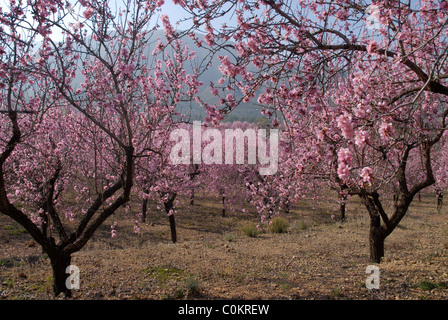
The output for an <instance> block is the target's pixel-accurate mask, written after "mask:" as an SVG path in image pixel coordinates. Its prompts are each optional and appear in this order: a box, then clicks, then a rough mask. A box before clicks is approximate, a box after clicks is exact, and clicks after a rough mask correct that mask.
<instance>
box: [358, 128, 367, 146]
mask: <svg viewBox="0 0 448 320" xmlns="http://www.w3.org/2000/svg"><path fill="white" fill-rule="evenodd" d="M368 143H370V136H369V133H368V132H367V131H363V130H362V131H358V132H357V133H356V135H355V144H356V145H357V146H358V147H360V148H363V147H364V146H365V145H366V144H368Z"/></svg>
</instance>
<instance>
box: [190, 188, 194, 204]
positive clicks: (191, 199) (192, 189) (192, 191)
mask: <svg viewBox="0 0 448 320" xmlns="http://www.w3.org/2000/svg"><path fill="white" fill-rule="evenodd" d="M190 205H194V188H191V190H190Z"/></svg>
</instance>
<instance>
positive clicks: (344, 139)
mask: <svg viewBox="0 0 448 320" xmlns="http://www.w3.org/2000/svg"><path fill="white" fill-rule="evenodd" d="M176 2H177V3H178V4H179V5H181V6H183V7H184V8H185V9H186V10H187V11H189V12H190V13H191V14H193V15H194V22H195V24H196V25H197V26H201V25H206V26H208V28H207V30H206V31H207V33H208V34H209V36H208V38H209V42H210V44H213V43H212V41H210V39H215V41H213V42H214V43H220V41H217V40H218V39H219V40H221V39H224V40H232V42H233V44H232V45H233V47H234V49H235V51H236V54H235V56H234V57H232V56H230V55H229V56H223V57H221V71H222V72H223V74H224V80H223V81H221V85H222V86H221V87H222V88H223V90H224V91H225V90H230V91H231V92H238V93H239V94H240V95H242V96H243V99H245V100H248V99H253V98H255V97H256V98H257V101H258V103H260V104H262V105H264V106H265V108H264V111H263V112H264V114H266V115H267V116H270V117H271V116H272V117H276V118H278V119H283V122H284V125H285V127H286V128H287V132H288V133H289V137H290V138H289V141H290V143H291V145H292V146H293V148H294V149H293V150H295V151H294V152H293V153H292V155H293V157H294V159H295V161H293V162H295V164H294V168H295V169H294V170H295V172H296V177H297V179H298V180H300V181H306V179H303V176H304V175H305V176H306V177H308V178H312V177H313V176H314V177H315V178H319V179H321V178H325V179H326V180H328V181H330V182H331V183H332V184H333V185H335V186H337V187H338V188H340V190H341V192H344V193H345V194H349V195H358V196H359V197H360V198H361V200H362V201H363V203H364V204H365V206H366V209H367V211H368V213H369V217H370V259H371V260H372V261H374V262H380V260H381V257H383V256H384V240H385V239H386V237H387V236H388V235H390V234H391V233H392V231H393V230H394V229H395V228H396V226H397V225H398V224H399V222H400V221H401V220H402V218H403V217H404V216H405V214H406V212H407V210H408V208H409V205H410V204H411V203H412V201H413V199H414V197H415V195H417V194H418V193H419V192H420V191H421V190H423V189H424V188H426V187H428V186H430V185H432V184H433V183H434V182H435V177H434V169H433V166H434V161H433V159H432V152H433V148H434V146H435V145H437V144H439V143H441V137H442V135H443V132H444V130H445V129H446V124H447V123H446V117H447V115H448V108H447V107H446V102H447V96H448V84H447V72H448V70H447V66H448V63H447V59H448V49H447V48H448V46H447V35H448V34H447V30H448V28H447V24H448V15H447V10H448V6H447V2H446V1H429V0H421V1H415V2H409V1H398V0H394V1H326V2H315V1H306V0H305V1H286V2H276V1H270V0H264V1H220V0H216V1H209V2H196V1H194V2H193V1H176ZM228 13H233V14H234V16H235V17H236V20H237V25H235V26H223V27H222V28H218V26H217V25H216V24H215V25H214V24H213V22H214V19H216V18H219V17H223V16H226V15H227V14H228ZM213 26H214V27H213ZM228 45H231V44H230V43H228ZM215 88H216V86H215ZM221 92H223V91H219V90H218V93H221ZM233 96H236V95H235V94H234V95H233ZM229 98H231V97H229ZM229 100H230V99H225V101H223V102H225V103H224V104H223V105H224V107H221V109H220V110H218V108H219V107H218V106H215V107H214V108H209V114H210V116H211V117H216V118H217V117H219V116H220V115H222V114H223V113H225V112H228V111H229V110H231V109H232V108H234V105H232V104H229V103H228V102H229ZM218 121H219V119H218ZM304 152H306V153H305V154H304ZM410 157H417V158H418V159H419V162H420V163H422V164H423V167H422V169H423V170H422V171H423V173H424V174H422V175H421V176H417V175H414V176H413V177H414V178H415V179H411V175H409V170H410V169H411V168H409V165H408V163H409V159H410ZM304 160H306V161H304ZM310 160H313V162H310ZM316 164H317V165H316ZM386 190H395V195H394V206H393V207H392V209H391V213H389V214H388V213H387V212H386V211H387V210H386V208H385V207H384V206H383V201H382V197H381V194H384V193H385V191H386Z"/></svg>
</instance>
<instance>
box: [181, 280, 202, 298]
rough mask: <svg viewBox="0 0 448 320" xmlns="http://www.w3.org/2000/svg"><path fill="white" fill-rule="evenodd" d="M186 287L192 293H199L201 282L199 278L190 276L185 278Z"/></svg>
mask: <svg viewBox="0 0 448 320" xmlns="http://www.w3.org/2000/svg"><path fill="white" fill-rule="evenodd" d="M185 289H186V290H187V292H188V293H190V294H195V293H199V292H200V291H201V284H200V282H199V280H198V279H196V278H195V277H193V276H189V277H187V278H186V279H185Z"/></svg>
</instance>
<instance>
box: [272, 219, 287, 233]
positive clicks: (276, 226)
mask: <svg viewBox="0 0 448 320" xmlns="http://www.w3.org/2000/svg"><path fill="white" fill-rule="evenodd" d="M288 226H289V224H288V221H286V219H284V218H281V217H275V218H274V219H272V224H271V225H270V230H271V232H272V233H285V232H287V231H288Z"/></svg>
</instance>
